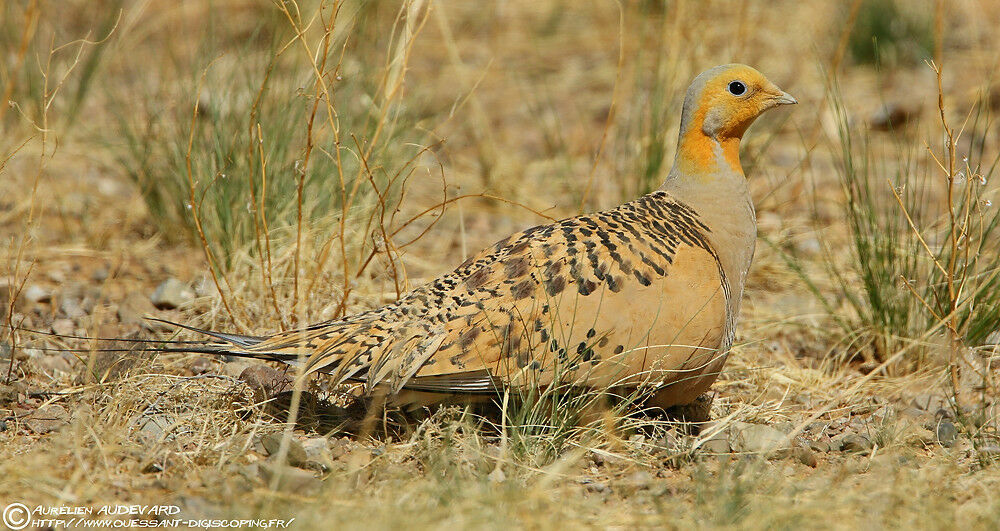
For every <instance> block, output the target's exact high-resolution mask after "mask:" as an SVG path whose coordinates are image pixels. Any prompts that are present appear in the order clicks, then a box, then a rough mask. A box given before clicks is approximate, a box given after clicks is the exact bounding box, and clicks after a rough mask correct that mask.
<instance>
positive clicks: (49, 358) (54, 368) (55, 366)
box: [30, 353, 73, 377]
mask: <svg viewBox="0 0 1000 531" xmlns="http://www.w3.org/2000/svg"><path fill="white" fill-rule="evenodd" d="M70 359H73V358H72V357H70ZM70 359H67V358H66V357H64V356H63V355H60V354H57V353H50V354H47V355H46V354H43V355H41V356H35V357H33V358H32V359H31V362H30V364H31V365H32V366H33V367H34V368H35V370H36V371H38V372H41V373H43V374H47V375H49V376H53V377H54V376H59V375H60V374H69V373H71V372H73V365H72V363H71V362H70Z"/></svg>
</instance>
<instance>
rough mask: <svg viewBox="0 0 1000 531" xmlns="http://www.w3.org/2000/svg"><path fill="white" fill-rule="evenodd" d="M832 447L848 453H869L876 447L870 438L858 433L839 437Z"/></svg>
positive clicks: (835, 439) (833, 441) (832, 443)
mask: <svg viewBox="0 0 1000 531" xmlns="http://www.w3.org/2000/svg"><path fill="white" fill-rule="evenodd" d="M830 446H831V447H832V448H836V449H837V450H840V451H841V452H847V453H867V452H870V451H871V450H872V448H873V447H874V445H873V444H872V442H871V441H870V440H868V437H865V436H864V435H858V434H856V433H845V434H843V435H838V436H836V437H834V438H833V440H832V441H831V443H830Z"/></svg>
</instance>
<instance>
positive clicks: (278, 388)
mask: <svg viewBox="0 0 1000 531" xmlns="http://www.w3.org/2000/svg"><path fill="white" fill-rule="evenodd" d="M226 365H227V366H228V365H236V363H227V364H226ZM227 368H228V367H224V368H223V371H224V372H228V371H226V369H227ZM239 379H240V380H241V381H243V382H244V383H246V384H247V387H249V388H250V389H251V390H253V394H254V399H255V400H256V401H257V402H263V401H265V400H267V399H269V398H271V397H273V396H275V395H277V394H279V393H282V392H284V391H288V390H290V389H291V388H292V385H293V383H292V379H291V377H289V376H288V374H287V373H286V372H285V371H279V370H277V369H274V368H272V367H269V366H267V365H251V366H249V367H246V368H245V369H243V370H242V371H241V372H240V375H239Z"/></svg>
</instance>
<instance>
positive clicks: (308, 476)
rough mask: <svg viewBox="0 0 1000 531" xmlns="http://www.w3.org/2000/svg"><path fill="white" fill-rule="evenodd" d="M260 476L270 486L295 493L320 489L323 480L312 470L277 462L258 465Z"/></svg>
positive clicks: (306, 492)
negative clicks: (308, 470)
mask: <svg viewBox="0 0 1000 531" xmlns="http://www.w3.org/2000/svg"><path fill="white" fill-rule="evenodd" d="M258 470H259V472H260V478H261V479H263V480H264V482H265V483H266V484H267V486H268V487H271V486H272V485H273V486H274V488H275V489H276V490H279V491H283V492H291V493H295V494H312V493H314V492H316V491H317V490H319V487H320V485H321V484H322V482H321V481H320V480H319V479H317V478H316V476H315V475H314V474H313V473H312V472H307V471H305V470H302V469H300V468H295V467H290V466H287V465H281V464H277V463H268V462H261V463H259V465H258Z"/></svg>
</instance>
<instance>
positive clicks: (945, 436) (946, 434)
mask: <svg viewBox="0 0 1000 531" xmlns="http://www.w3.org/2000/svg"><path fill="white" fill-rule="evenodd" d="M936 432H937V440H938V442H939V443H941V446H944V447H946V448H951V447H952V446H955V441H956V440H957V439H958V428H956V427H955V425H954V424H952V423H951V422H949V421H947V420H942V421H941V422H939V423H938V425H937V430H936Z"/></svg>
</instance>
